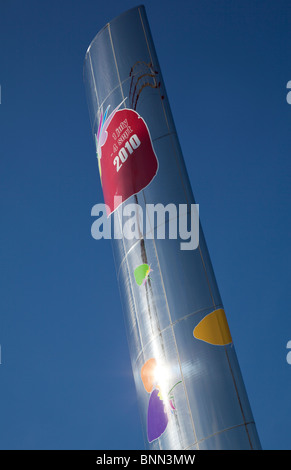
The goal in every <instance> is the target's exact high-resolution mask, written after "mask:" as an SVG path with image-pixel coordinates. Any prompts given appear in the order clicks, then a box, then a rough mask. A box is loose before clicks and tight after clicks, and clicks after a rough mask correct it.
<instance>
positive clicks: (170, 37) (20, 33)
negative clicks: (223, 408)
mask: <svg viewBox="0 0 291 470" xmlns="http://www.w3.org/2000/svg"><path fill="white" fill-rule="evenodd" d="M143 3H144V5H145V7H146V11H147V15H148V19H149V22H150V26H151V30H152V34H153V38H154V41H155V45H156V49H157V53H158V57H159V61H160V65H161V69H162V73H163V77H164V80H165V84H166V88H167V92H168V96H169V100H170V104H171V107H172V112H173V115H174V120H175V123H176V127H177V131H178V136H179V139H180V143H181V146H182V150H183V154H184V158H185V162H186V166H187V168H188V172H189V176H190V180H191V182H192V187H193V191H194V194H195V198H196V202H197V203H199V204H200V217H201V221H202V226H203V228H204V232H205V236H206V241H207V244H208V248H209V251H210V255H211V258H212V262H213V266H214V271H215V274H216V278H217V282H218V285H219V288H220V292H221V296H222V299H223V302H224V306H225V310H226V313H227V317H228V322H229V325H230V329H231V333H232V337H233V340H234V344H235V347H236V351H237V355H238V359H239V363H240V366H241V369H242V373H243V377H244V381H245V384H246V388H247V391H248V395H249V399H250V403H251V406H252V410H253V414H254V418H255V421H256V424H257V428H258V432H259V435H260V438H261V442H262V446H263V448H265V449H291V438H290V430H289V421H290V416H291V413H290V411H291V410H290V408H291V405H290V386H291V365H289V364H288V363H287V361H286V355H287V352H288V351H287V349H286V345H287V342H288V341H289V340H291V316H290V310H289V309H290V291H291V289H290V261H291V260H290V230H291V221H290V192H291V190H290V182H291V179H290V174H291V171H290V170H291V163H290V149H291V105H289V104H288V103H287V101H286V95H287V90H286V84H287V82H288V81H289V80H291V60H290V59H291V55H290V44H291V28H290V24H291V21H290V20H291V10H290V2H289V1H288V0H286V1H284V0H278V1H275V0H272V1H270V0H265V1H263V0H261V1H257V0H232V1H231V0H220V1H215V0H195V1H193V0H191V1H190V0H187V1H185V0H183V1H182V2H181V1H177V0H175V1H174V0H167V1H166V0H163V1H161V0H155V1H153V0H148V1H144V2H143ZM138 4H139V3H135V2H133V1H129V0H124V1H123V2H119V1H117V0H106V1H104V2H101V1H97V0H95V1H93V0H82V1H81V0H79V1H73V0H71V1H69V0H62V1H59V0H50V1H47V0H41V1H39V0H26V1H21V0H1V3H0V84H1V105H0V157H1V158H0V204H1V230H0V266H1V269H0V289H1V291H0V292H1V296H0V345H1V365H0V448H2V449H73V448H78V449H143V447H144V443H143V436H142V430H141V423H140V418H139V413H138V408H137V399H136V393H135V388H134V382H133V377H132V373H131V365H130V359H129V352H128V346H127V340H126V333H125V326H124V320H123V314H122V311H121V304H120V299H119V292H118V288H117V282H116V274H115V267H114V261H113V256H112V249H111V245H110V241H108V240H107V241H105V240H101V241H97V240H94V239H93V238H92V237H91V224H92V222H93V220H92V218H91V208H92V206H93V205H94V204H96V203H99V202H103V196H102V191H101V186H100V182H99V173H98V165H97V161H96V157H95V148H94V142H93V140H92V138H91V129H90V122H89V114H88V110H87V103H86V97H85V90H84V85H83V70H82V69H83V60H84V56H85V53H86V50H87V47H88V45H89V43H90V42H91V40H92V39H93V37H94V36H95V35H96V33H97V32H98V31H99V30H100V29H101V28H102V27H103V26H104V25H105V24H106V22H108V21H110V20H111V19H112V18H113V17H115V16H117V15H118V14H120V13H122V12H123V11H125V10H127V9H128V8H131V7H133V6H136V5H138Z"/></svg>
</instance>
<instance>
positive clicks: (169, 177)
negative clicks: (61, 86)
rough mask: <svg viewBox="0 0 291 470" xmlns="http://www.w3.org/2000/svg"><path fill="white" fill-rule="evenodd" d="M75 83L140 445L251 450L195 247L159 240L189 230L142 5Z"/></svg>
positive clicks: (217, 313) (225, 333) (182, 179)
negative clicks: (131, 222) (86, 120)
mask: <svg viewBox="0 0 291 470" xmlns="http://www.w3.org/2000/svg"><path fill="white" fill-rule="evenodd" d="M84 80H85V86H86V91H87V97H88V106H89V114H90V119H91V125H92V132H93V138H94V141H95V143H96V151H97V158H98V165H99V170H100V177H101V184H102V189H103V195H104V201H105V204H106V209H107V216H108V220H114V233H115V239H114V240H113V241H112V246H113V252H114V258H115V263H116V272H117V278H118V284H119V288H120V293H121V299H122V304H123V310H124V314H125V319H126V325H127V336H128V343H129V348H130V356H131V362H132V369H133V374H134V380H135V385H136V390H137V395H138V401H139V407H140V413H141V417H142V424H143V429H144V434H145V441H146V442H147V447H148V449H259V448H260V442H259V438H258V435H257V431H256V426H255V423H254V419H253V415H252V412H251V408H250V405H249V401H248V397H247V393H246V390H245V387H244V383H243V379H242V376H241V372H240V369H239V365H238V361H237V357H236V353H235V349H234V345H233V341H232V338H231V334H230V331H229V327H228V324H227V319H226V315H225V312H224V308H223V303H222V300H221V298H220V294H219V290H218V287H217V284H216V280H215V276H214V272H213V269H212V265H211V261H210V257H209V254H208V251H207V246H206V243H205V239H204V236H203V232H202V229H201V227H200V226H199V243H198V245H197V244H196V245H195V243H194V244H193V243H192V242H193V240H192V241H191V240H190V239H189V240H188V242H186V241H185V240H186V235H187V234H188V236H189V233H190V232H189V230H188V231H187V230H186V231H185V230H184V232H183V233H184V235H182V238H181V231H179V235H180V236H178V235H177V237H175V236H173V233H172V232H171V230H172V228H173V223H174V222H175V223H176V225H177V227H179V228H181V227H182V226H183V220H184V221H185V218H186V219H187V220H188V227H189V220H190V222H191V223H193V221H194V222H195V224H196V229H197V231H198V226H197V218H196V219H195V217H193V211H192V209H193V207H194V206H193V205H194V204H195V200H194V197H193V194H192V190H191V185H190V182H189V178H188V175H187V171H186V168H185V164H184V160H183V156H182V153H181V149H180V145H179V141H178V137H177V133H176V129H175V125H174V121H173V117H172V114H171V110H170V106H169V102H168V98H167V94H166V90H165V86H164V82H163V78H162V74H161V70H160V67H159V62H158V59H157V55H156V52H155V48H154V44H153V40H152V36H151V33H150V29H149V25H148V21H147V17H146V13H145V9H144V7H143V6H139V7H136V8H133V9H131V10H129V11H127V12H125V13H123V14H122V15H120V16H119V17H117V18H115V19H114V20H113V21H111V22H110V23H108V24H106V26H105V27H104V28H103V29H102V30H101V31H100V32H99V33H98V34H97V36H96V37H95V38H94V39H93V41H92V42H91V44H90V46H89V48H88V50H87V53H86V57H85V64H84ZM158 204H160V208H161V207H164V208H165V212H164V215H165V217H164V219H163V220H162V219H161V218H160V219H159V218H158V217H154V218H153V217H152V214H150V213H149V212H150V209H151V210H152V209H153V207H157V206H156V205H158ZM169 204H170V205H171V206H168V205H169ZM136 207H139V209H140V211H141V213H142V214H143V215H144V216H145V219H146V221H147V222H148V223H147V224H146V229H144V224H143V220H142V218H138V219H137V220H138V223H137V226H136V227H135V232H138V236H137V237H132V238H131V237H130V236H125V235H124V215H125V214H126V215H127V216H129V215H130V213H131V211H132V210H133V208H136ZM175 208H176V209H177V210H176V212H175V210H174V209H175ZM184 208H186V209H185V210H184V212H183V211H182V210H179V209H184ZM172 209H173V211H172V212H171V210H172ZM189 218H190V219H189ZM184 229H185V227H184ZM163 230H165V233H167V234H168V235H169V236H165V237H164V239H163V238H161V237H158V236H156V234H157V233H158V232H159V233H160V234H161V233H162V232H163ZM190 242H191V243H190ZM181 243H184V245H181ZM182 246H183V249H181V247H182Z"/></svg>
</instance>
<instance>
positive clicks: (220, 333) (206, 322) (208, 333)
mask: <svg viewBox="0 0 291 470" xmlns="http://www.w3.org/2000/svg"><path fill="white" fill-rule="evenodd" d="M193 335H194V337H195V338H197V339H200V340H201V341H205V342H206V343H210V344H214V345H217V346H224V345H226V344H230V343H232V338H231V334H230V331H229V327H228V323H227V319H226V316H225V312H224V310H223V309H222V308H219V309H218V310H214V311H213V312H211V313H209V314H208V315H206V316H205V317H204V318H203V319H202V320H201V321H200V322H199V323H198V325H197V326H196V327H195V328H194V331H193Z"/></svg>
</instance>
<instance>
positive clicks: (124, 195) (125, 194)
mask: <svg viewBox="0 0 291 470" xmlns="http://www.w3.org/2000/svg"><path fill="white" fill-rule="evenodd" d="M118 108H119V106H118V107H117V108H116V109H115V110H114V111H113V113H111V115H110V116H109V117H108V118H107V119H106V114H107V113H105V117H104V118H103V122H101V121H102V116H101V118H100V124H101V126H99V129H100V131H98V136H96V140H97V138H98V147H97V153H98V158H99V168H100V174H101V181H102V189H103V195H104V202H105V204H106V205H107V206H108V207H109V208H110V209H109V210H108V213H107V216H109V215H110V214H111V213H112V212H114V211H115V210H116V209H117V207H118V206H119V205H120V203H122V202H124V201H126V200H127V199H128V198H130V197H131V196H133V195H134V194H137V193H138V192H139V191H141V190H142V189H144V188H145V187H146V186H147V185H148V184H149V183H150V182H151V181H152V179H153V178H154V177H155V175H156V173H157V171H158V160H157V157H156V154H155V151H154V149H153V145H152V141H151V137H150V133H149V130H148V127H147V125H146V123H145V121H144V120H143V118H142V117H140V115H139V114H138V113H137V112H136V111H133V110H132V109H121V110H118ZM117 196H119V199H118V198H116V200H115V201H114V198H115V197H117ZM116 201H119V202H116ZM120 201H121V202H120ZM114 202H115V204H114Z"/></svg>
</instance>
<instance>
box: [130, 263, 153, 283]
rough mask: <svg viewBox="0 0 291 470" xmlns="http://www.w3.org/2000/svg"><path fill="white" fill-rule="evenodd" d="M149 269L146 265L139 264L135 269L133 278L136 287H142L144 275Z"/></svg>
mask: <svg viewBox="0 0 291 470" xmlns="http://www.w3.org/2000/svg"><path fill="white" fill-rule="evenodd" d="M149 268H150V267H149V265H148V264H140V265H139V266H138V267H137V268H135V270H134V277H135V280H136V283H137V285H138V286H141V285H142V283H143V281H144V280H145V278H146V273H147V271H148V270H149Z"/></svg>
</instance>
